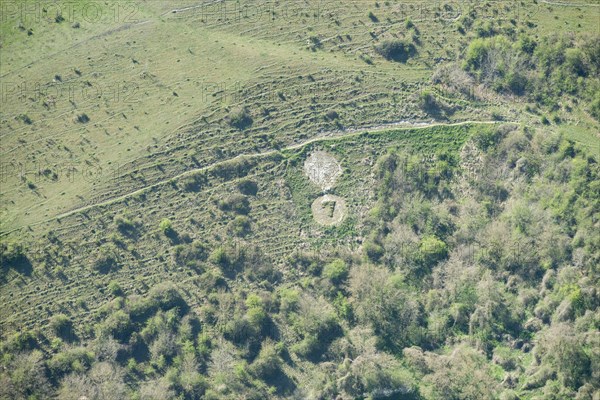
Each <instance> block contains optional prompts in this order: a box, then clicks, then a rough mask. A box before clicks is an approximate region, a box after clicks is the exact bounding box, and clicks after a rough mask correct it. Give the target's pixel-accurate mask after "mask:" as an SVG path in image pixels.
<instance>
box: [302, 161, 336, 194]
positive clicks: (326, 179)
mask: <svg viewBox="0 0 600 400" xmlns="http://www.w3.org/2000/svg"><path fill="white" fill-rule="evenodd" d="M304 173H305V174H306V176H308V179H310V180H311V181H312V182H313V183H315V184H316V185H317V186H319V187H320V188H321V189H323V190H324V191H327V190H329V189H331V188H332V187H333V185H335V181H336V180H337V178H339V176H340V175H341V174H342V167H341V166H340V164H339V163H338V162H337V160H336V159H335V157H333V156H332V155H331V154H329V153H326V152H324V151H315V152H314V153H312V154H311V155H310V156H309V157H308V158H307V159H306V161H305V162H304Z"/></svg>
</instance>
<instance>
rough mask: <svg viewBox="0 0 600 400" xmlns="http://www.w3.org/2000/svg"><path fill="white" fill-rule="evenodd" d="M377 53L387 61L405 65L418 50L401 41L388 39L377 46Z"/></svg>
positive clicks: (410, 44) (412, 45)
mask: <svg viewBox="0 0 600 400" xmlns="http://www.w3.org/2000/svg"><path fill="white" fill-rule="evenodd" d="M375 51H377V53H379V54H380V55H381V56H383V57H384V58H385V59H386V60H389V61H398V62H402V63H404V62H406V61H408V59H409V58H411V57H413V56H414V55H415V54H416V53H417V48H416V47H415V45H414V44H412V43H406V42H404V41H402V40H399V39H387V40H384V41H383V42H381V43H380V44H378V45H376V46H375Z"/></svg>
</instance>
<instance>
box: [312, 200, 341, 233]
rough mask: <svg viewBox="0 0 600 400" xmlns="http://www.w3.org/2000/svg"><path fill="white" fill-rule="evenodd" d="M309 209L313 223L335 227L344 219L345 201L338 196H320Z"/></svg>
mask: <svg viewBox="0 0 600 400" xmlns="http://www.w3.org/2000/svg"><path fill="white" fill-rule="evenodd" d="M311 208H312V213H313V217H314V219H315V221H317V222H318V223H319V224H321V225H325V226H331V225H336V224H339V223H340V222H342V221H343V220H344V218H345V217H346V200H344V199H342V198H341V197H339V196H334V195H331V194H326V195H325V196H321V197H319V198H317V199H316V200H315V201H314V202H313V203H312V207H311Z"/></svg>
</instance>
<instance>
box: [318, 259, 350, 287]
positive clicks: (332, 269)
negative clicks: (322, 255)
mask: <svg viewBox="0 0 600 400" xmlns="http://www.w3.org/2000/svg"><path fill="white" fill-rule="evenodd" d="M323 276H324V277H325V278H327V279H329V280H331V281H332V282H333V283H335V284H338V283H340V282H342V281H343V280H345V279H346V278H347V277H348V265H347V264H346V263H345V262H344V260H340V259H339V258H338V259H336V260H334V261H332V262H330V263H329V264H327V265H325V268H323Z"/></svg>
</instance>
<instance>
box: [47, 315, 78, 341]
mask: <svg viewBox="0 0 600 400" xmlns="http://www.w3.org/2000/svg"><path fill="white" fill-rule="evenodd" d="M50 329H52V331H53V332H54V334H55V335H56V336H58V337H60V338H62V339H64V340H68V341H71V340H73V338H74V336H75V332H74V331H73V322H71V320H70V319H69V317H67V316H66V315H64V314H57V315H55V316H53V317H52V318H50Z"/></svg>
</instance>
